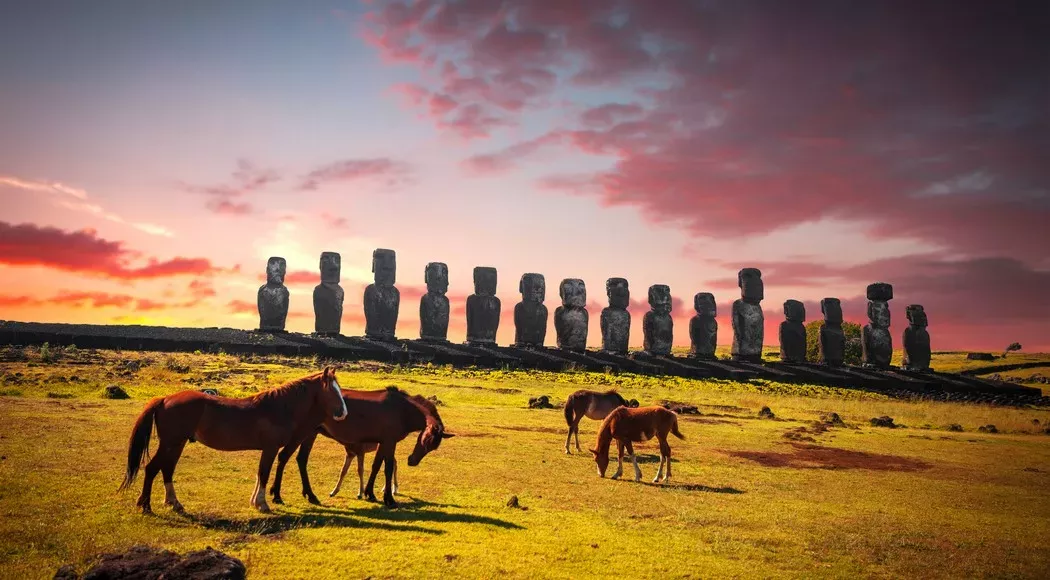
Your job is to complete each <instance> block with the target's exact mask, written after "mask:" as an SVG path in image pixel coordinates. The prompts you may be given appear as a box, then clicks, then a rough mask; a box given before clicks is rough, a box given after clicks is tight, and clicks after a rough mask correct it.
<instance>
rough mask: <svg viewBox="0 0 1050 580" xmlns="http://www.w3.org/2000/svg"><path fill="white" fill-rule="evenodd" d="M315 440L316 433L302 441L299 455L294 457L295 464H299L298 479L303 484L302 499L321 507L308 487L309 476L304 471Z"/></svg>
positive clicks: (319, 501)
mask: <svg viewBox="0 0 1050 580" xmlns="http://www.w3.org/2000/svg"><path fill="white" fill-rule="evenodd" d="M316 440H317V434H316V433H314V434H313V435H310V436H309V437H307V438H306V439H304V440H303V442H302V444H300V445H299V453H298V454H296V456H295V462H296V463H298V464H299V479H300V480H302V482H303V497H305V498H306V501H308V502H310V503H312V504H314V505H321V500H319V499H317V496H316V495H314V490H313V489H312V488H311V487H310V474H309V473H307V471H306V464H307V462H308V461H310V450H311V449H313V448H314V441H316Z"/></svg>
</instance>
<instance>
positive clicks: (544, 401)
mask: <svg viewBox="0 0 1050 580" xmlns="http://www.w3.org/2000/svg"><path fill="white" fill-rule="evenodd" d="M529 408H530V409H553V408H554V405H552V404H551V398H550V397H548V396H547V395H540V396H538V397H531V398H529Z"/></svg>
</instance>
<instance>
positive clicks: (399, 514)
mask: <svg viewBox="0 0 1050 580" xmlns="http://www.w3.org/2000/svg"><path fill="white" fill-rule="evenodd" d="M403 498H406V499H408V500H409V501H404V499H402V500H400V501H399V502H398V508H397V509H390V508H388V507H386V506H384V505H383V504H368V505H367V506H366V507H347V508H344V509H346V510H347V511H349V512H351V513H353V514H354V516H356V517H360V518H367V519H370V520H381V521H386V522H398V523H400V522H435V523H465V524H481V525H486V526H494V527H497V528H503V529H510V530H524V529H525V527H524V526H520V525H518V524H516V523H514V522H509V521H507V520H501V519H499V518H491V517H488V516H479V515H475V514H464V513H450V512H446V511H440V510H434V509H422V508H426V507H438V506H441V507H459V506H453V505H448V504H436V503H431V502H428V501H425V500H421V499H417V498H414V497H411V496H403Z"/></svg>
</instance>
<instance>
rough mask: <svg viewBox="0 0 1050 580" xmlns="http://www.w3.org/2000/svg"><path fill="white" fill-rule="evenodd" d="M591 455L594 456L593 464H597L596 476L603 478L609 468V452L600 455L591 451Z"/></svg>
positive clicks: (594, 450) (596, 451)
mask: <svg viewBox="0 0 1050 580" xmlns="http://www.w3.org/2000/svg"><path fill="white" fill-rule="evenodd" d="M591 454H592V455H594V462H595V463H597V464H598V475H599V476H601V477H605V470H606V469H608V468H609V452H608V451H606V452H604V453H602V452H600V451H598V450H597V449H591Z"/></svg>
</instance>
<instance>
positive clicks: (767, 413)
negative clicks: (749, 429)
mask: <svg viewBox="0 0 1050 580" xmlns="http://www.w3.org/2000/svg"><path fill="white" fill-rule="evenodd" d="M758 416H759V417H760V418H762V419H776V415H774V414H773V411H772V410H770V408H769V407H762V408H761V409H760V410H759V411H758Z"/></svg>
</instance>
